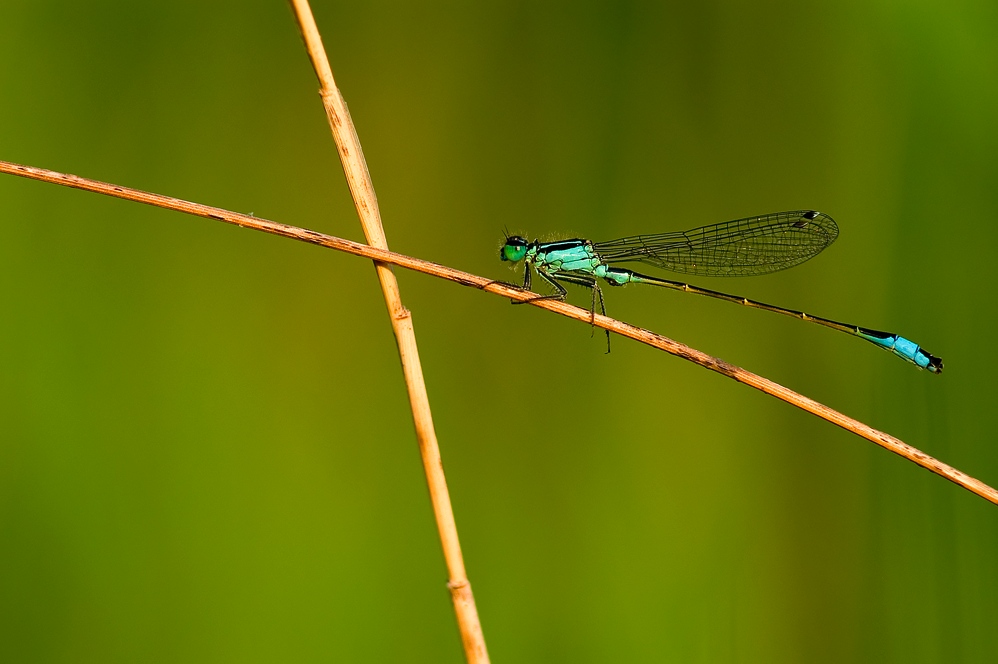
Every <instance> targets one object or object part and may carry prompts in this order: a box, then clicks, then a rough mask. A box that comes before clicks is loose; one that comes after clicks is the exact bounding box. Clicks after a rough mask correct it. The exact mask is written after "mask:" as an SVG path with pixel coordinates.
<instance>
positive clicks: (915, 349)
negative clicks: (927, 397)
mask: <svg viewBox="0 0 998 664" xmlns="http://www.w3.org/2000/svg"><path fill="white" fill-rule="evenodd" d="M856 334H858V335H859V336H861V337H863V338H864V339H866V340H867V341H869V342H871V343H875V344H877V345H878V346H880V347H881V348H884V349H886V350H889V351H890V352H892V353H894V354H895V355H897V356H898V357H900V358H902V359H905V360H908V361H909V362H911V363H912V364H915V365H917V366H919V367H921V368H922V369H928V370H929V371H931V372H932V373H941V372H942V370H943V363H942V360H940V359H939V358H938V357H935V356H934V355H932V354H931V353H927V352H925V351H924V350H922V349H921V348H920V347H919V345H918V344H916V343H915V342H914V341H911V340H910V339H905V338H904V337H902V336H899V335H897V334H891V333H889V332H877V331H875V330H867V329H864V328H857V330H856Z"/></svg>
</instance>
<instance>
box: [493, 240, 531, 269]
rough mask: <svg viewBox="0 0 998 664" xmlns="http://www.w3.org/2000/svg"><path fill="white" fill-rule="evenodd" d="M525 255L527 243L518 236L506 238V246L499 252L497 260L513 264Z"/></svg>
mask: <svg viewBox="0 0 998 664" xmlns="http://www.w3.org/2000/svg"><path fill="white" fill-rule="evenodd" d="M526 255H527V241H526V240H524V239H523V238H522V237H520V236H519V235H512V236H510V237H507V238H506V244H504V245H502V249H500V250H499V260H503V261H510V262H512V263H515V262H517V261H522V260H523V257H524V256H526Z"/></svg>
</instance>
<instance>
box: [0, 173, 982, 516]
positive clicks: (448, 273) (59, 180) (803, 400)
mask: <svg viewBox="0 0 998 664" xmlns="http://www.w3.org/2000/svg"><path fill="white" fill-rule="evenodd" d="M0 173H8V174H10V175H19V176H21V177H25V178H29V179H32V180H41V181H42V182H49V183H52V184H59V185H63V186H66V187H73V188H74V189H85V190H86V191H93V192H96V193H99V194H106V195H108V196H114V197H116V198H124V199H126V200H130V201H135V202H138V203H146V204H148V205H154V206H156V207H161V208H166V209H168V210H176V211H177V212H186V213H187V214H192V215H195V216H198V217H206V218H208V219H216V220H218V221H224V222H226V223H229V224H234V225H236V226H241V227H243V228H252V229H254V230H258V231H263V232H265V233H271V234H273V235H281V236H284V237H289V238H292V239H294V240H300V241H302V242H309V243H311V244H317V245H320V246H323V247H328V248H330V249H335V250H337V251H342V252H345V253H348V254H354V255H355V256H363V257H365V258H370V259H373V260H375V261H379V262H381V263H387V264H390V265H398V266H399V267H404V268H406V269H408V270H414V271H416V272H422V273H424V274H429V275H432V276H434V277H439V278H441V279H446V280H448V281H453V282H455V283H459V284H461V285H463V286H471V287H472V288H478V289H480V290H483V291H486V292H488V293H493V294H495V295H501V296H502V297H506V298H510V299H513V300H518V301H520V302H526V303H529V304H532V305H533V306H535V307H540V308H541V309H547V310H548V311H553V312H555V313H557V314H561V315H562V316H567V317H568V318H573V319H575V320H578V321H583V322H585V323H586V324H589V323H590V322H593V323H594V324H595V325H596V327H600V328H603V329H606V330H610V331H611V332H616V333H617V334H619V335H621V336H624V337H628V338H629V339H634V340H635V341H640V342H641V343H643V344H647V345H649V346H651V347H653V348H658V349H659V350H664V351H665V352H667V353H670V354H672V355H675V356H677V357H681V358H683V359H684V360H689V361H690V362H693V363H694V364H699V365H700V366H702V367H705V368H707V369H710V370H711V371H716V372H717V373H720V374H722V375H725V376H727V377H728V378H732V379H734V380H736V381H738V382H739V383H744V384H746V385H750V386H752V387H754V388H755V389H757V390H759V391H761V392H765V393H766V394H768V395H770V396H773V397H776V398H777V399H780V400H781V401H786V402H787V403H789V404H791V405H792V406H796V407H797V408H800V409H801V410H805V411H807V412H809V413H811V414H812V415H817V416H818V417H820V418H821V419H823V420H827V421H828V422H831V423H832V424H835V425H837V426H840V427H842V428H843V429H845V430H846V431H851V432H852V433H854V434H856V435H857V436H860V437H862V438H865V439H867V440H869V441H871V442H874V443H876V444H877V445H880V446H881V447H883V448H884V449H887V450H889V451H891V452H893V453H894V454H897V455H899V456H902V457H904V458H905V459H908V460H909V461H913V462H914V463H917V464H918V465H919V466H922V467H923V468H925V469H927V470H930V471H932V472H933V473H935V474H937V475H940V476H942V477H945V478H946V479H948V480H950V481H951V482H953V483H955V484H958V485H960V486H961V487H963V488H964V489H967V490H968V491H970V492H972V493H975V494H977V495H978V496H980V497H981V498H984V499H985V500H988V501H990V502H992V503H994V504H996V505H998V491H996V490H995V489H993V488H991V487H990V486H988V485H987V484H985V483H984V482H981V481H980V480H977V479H974V478H973V477H970V476H969V475H966V474H965V473H962V472H960V471H959V470H957V469H956V468H953V467H951V466H948V465H946V464H945V463H942V462H941V461H938V460H937V459H934V458H932V457H931V456H929V455H928V454H925V453H924V452H921V451H919V450H917V449H915V448H914V447H912V446H911V445H908V444H907V443H905V442H903V441H901V440H899V439H897V438H895V437H894V436H891V435H888V434H886V433H884V432H882V431H878V430H877V429H874V428H873V427H871V426H868V425H866V424H863V423H862V422H860V421H858V420H854V419H852V418H851V417H847V416H846V415H843V414H842V413H840V412H838V411H836V410H833V409H831V408H829V407H828V406H825V405H824V404H821V403H818V402H817V401H815V400H813V399H809V398H807V397H805V396H802V395H800V394H798V393H796V392H794V391H793V390H790V389H788V388H786V387H783V386H782V385H779V384H777V383H774V382H773V381H771V380H769V379H767V378H763V377H762V376H758V375H756V374H754V373H752V372H750V371H746V370H745V369H742V368H740V367H737V366H735V365H733V364H729V363H727V362H725V361H724V360H721V359H718V358H716V357H713V356H711V355H707V354H706V353H702V352H700V351H698V350H696V349H695V348H690V347H689V346H686V345H684V344H681V343H679V342H678V341H673V340H672V339H669V338H667V337H663V336H662V335H660V334H656V333H654V332H651V331H649V330H645V329H642V328H640V327H635V326H634V325H629V324H628V323H624V322H621V321H619V320H616V319H613V318H610V317H608V316H601V315H599V314H596V316H595V317H593V316H592V314H591V313H590V312H589V311H588V310H587V309H581V308H579V307H576V306H573V305H571V304H568V303H567V302H558V301H555V300H538V299H536V298H537V295H536V294H535V293H531V292H529V291H524V290H520V289H519V288H514V287H510V286H508V285H506V284H503V283H501V282H496V281H492V280H490V279H486V278H485V277H479V276H477V275H474V274H470V273H468V272H462V271H461V270H455V269H454V268H450V267H446V266H444V265H439V264H437V263H431V262H429V261H424V260H421V259H419V258H413V257H411V256H406V255H403V254H396V253H394V252H391V251H386V250H384V249H378V248H375V247H369V246H368V245H366V244H360V243H359V242H352V241H350V240H344V239H341V238H338V237H333V236H331V235H324V234H322V233H317V232H315V231H310V230H307V229H304V228H298V227H296V226H288V225H286V224H280V223H277V222H275V221H267V220H266V219H260V218H258V217H252V216H250V215H246V214H240V213H238V212H230V211H228V210H223V209H222V208H216V207H210V206H208V205H201V204H199V203H190V202H188V201H183V200H180V199H177V198H170V197H169V196H163V195H161V194H152V193H148V192H144V191H139V190H138V189H129V188H128V187H121V186H118V185H114V184H107V183H105V182H99V181H97V180H88V179H86V178H81V177H78V176H76V175H68V174H65V173H58V172H56V171H48V170H45V169H42V168H34V167H32V166H22V165H19V164H12V163H10V162H7V161H0Z"/></svg>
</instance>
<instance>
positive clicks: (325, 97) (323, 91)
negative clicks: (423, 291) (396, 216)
mask: <svg viewBox="0 0 998 664" xmlns="http://www.w3.org/2000/svg"><path fill="white" fill-rule="evenodd" d="M291 6H292V8H293V10H294V14H295V19H296V20H297V21H298V27H299V29H300V30H301V34H302V38H303V39H304V41H305V49H306V50H307V51H308V56H309V59H310V60H311V61H312V67H314V68H315V74H316V76H317V77H318V79H319V86H320V89H319V92H320V95H321V97H322V105H323V106H324V107H325V109H326V117H327V118H328V119H329V128H330V129H331V130H332V132H333V140H334V141H335V142H336V149H337V150H338V151H339V154H340V163H341V164H342V165H343V173H344V174H345V175H346V179H347V184H348V185H349V187H350V195H351V196H352V197H353V202H354V206H355V207H356V208H357V215H358V216H359V217H360V223H361V225H362V226H363V227H364V235H365V236H366V237H367V243H368V244H369V245H371V246H372V247H375V248H378V249H384V250H387V249H388V240H387V239H386V238H385V231H384V228H383V227H382V225H381V213H380V212H379V210H378V198H377V196H376V195H375V193H374V184H373V182H372V181H371V174H370V172H369V171H368V168H367V161H366V160H365V159H364V151H363V150H362V149H361V146H360V138H359V137H358V136H357V130H356V129H355V128H354V124H353V120H352V119H351V118H350V111H349V110H348V109H347V105H346V102H345V101H344V99H343V96H342V95H341V94H340V90H339V88H338V87H336V81H335V80H334V79H333V70H332V68H331V67H330V66H329V58H328V57H327V56H326V51H325V49H324V48H323V46H322V38H321V37H320V36H319V29H318V27H317V26H316V24H315V18H314V17H313V16H312V9H311V7H309V4H308V0H291ZM374 266H375V269H376V270H377V272H378V279H379V280H380V282H381V290H382V291H383V293H384V296H385V304H387V305H388V314H389V318H390V319H391V322H392V329H393V330H394V332H395V341H396V343H397V344H398V350H399V358H400V359H401V361H402V374H403V376H404V377H405V386H406V390H408V392H409V406H410V408H411V409H412V419H413V422H414V423H415V426H416V440H417V442H418V443H419V453H420V455H421V456H422V459H423V471H424V472H425V474H426V484H427V486H428V487H429V490H430V502H431V503H432V504H433V514H434V517H435V518H436V522H437V530H438V532H439V534H440V543H441V544H442V545H443V551H444V560H445V561H446V564H447V574H448V577H449V578H448V581H447V587H448V588H449V589H450V594H451V599H452V601H453V603H454V612H455V613H456V615H457V625H458V630H459V631H460V633H461V642H462V644H463V645H464V654H465V658H466V659H467V660H468V662H471V663H472V664H487V663H488V661H489V654H488V651H487V650H486V648H485V636H484V635H483V634H482V625H481V622H480V621H479V619H478V609H477V608H476V607H475V598H474V595H473V594H472V592H471V584H470V583H469V582H468V575H467V573H466V571H465V568H464V557H463V556H462V555H461V543H460V541H459V540H458V536H457V524H456V523H455V521H454V511H453V509H452V508H451V502H450V494H449V493H448V491H447V479H446V477H445V476H444V469H443V465H442V463H441V460H440V447H439V445H438V444H437V434H436V431H435V430H434V428H433V416H432V414H431V413H430V400H429V397H428V396H427V394H426V383H425V382H424V381H423V369H422V367H421V366H420V362H419V351H418V349H417V348H416V334H415V332H414V331H413V327H412V314H411V313H410V312H409V310H408V309H406V308H405V307H404V306H403V305H402V297H401V295H400V294H399V287H398V282H397V281H396V280H395V274H394V273H393V272H392V269H391V267H390V266H389V265H387V264H385V263H383V262H379V261H375V264H374Z"/></svg>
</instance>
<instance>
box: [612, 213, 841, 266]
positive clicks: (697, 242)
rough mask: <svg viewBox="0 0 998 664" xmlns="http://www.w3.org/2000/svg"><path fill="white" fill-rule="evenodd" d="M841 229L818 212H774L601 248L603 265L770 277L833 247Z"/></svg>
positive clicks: (829, 218)
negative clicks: (634, 265) (831, 245)
mask: <svg viewBox="0 0 998 664" xmlns="http://www.w3.org/2000/svg"><path fill="white" fill-rule="evenodd" d="M838 235H839V227H838V226H836V224H835V221H834V220H833V219H832V218H831V217H829V216H828V215H827V214H822V213H821V212H815V211H814V210H794V211H791V212H774V213H772V214H764V215H761V216H758V217H749V218H747V219H737V220H735V221H726V222H724V223H720V224H714V225H712V226H702V227H700V228H694V229H693V230H689V231H685V232H677V233H661V234H659V235H634V236H632V237H624V238H620V239H619V240H610V241H608V242H597V243H596V244H595V249H596V252H597V253H598V254H599V256H600V258H602V259H603V262H605V263H627V262H638V263H647V264H650V265H655V266H658V267H661V268H663V269H666V270H669V271H671V272H681V273H683V274H698V275H706V276H711V277H742V276H752V275H757V274H768V273H770V272H776V271H778V270H785V269H787V268H788V267H793V266H794V265H799V264H801V263H803V262H804V261H806V260H808V259H811V258H814V257H815V256H817V255H818V254H819V253H820V252H821V250H822V249H824V248H825V247H827V246H828V245H830V244H831V243H832V242H834V241H835V238H836V237H838Z"/></svg>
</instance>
